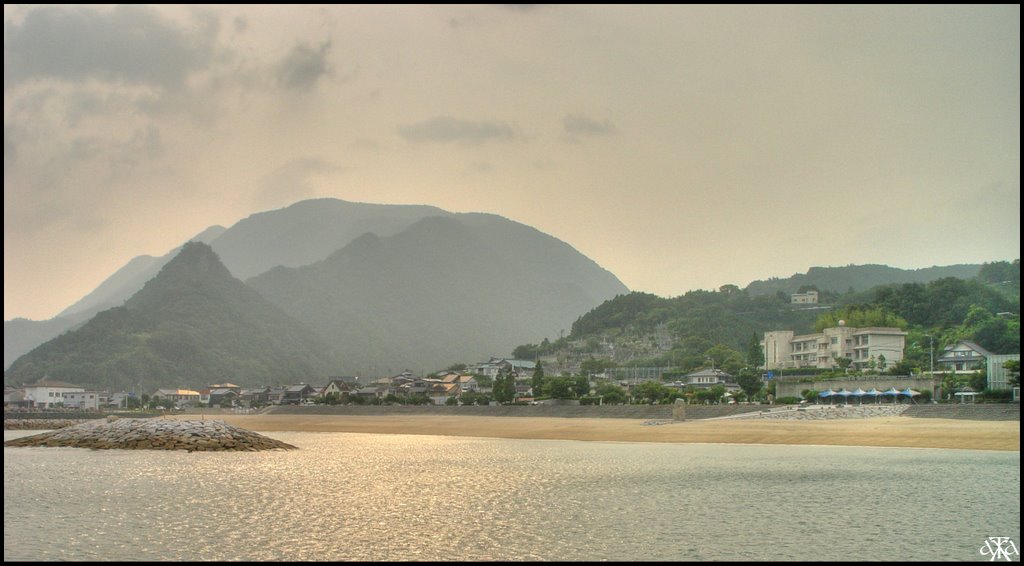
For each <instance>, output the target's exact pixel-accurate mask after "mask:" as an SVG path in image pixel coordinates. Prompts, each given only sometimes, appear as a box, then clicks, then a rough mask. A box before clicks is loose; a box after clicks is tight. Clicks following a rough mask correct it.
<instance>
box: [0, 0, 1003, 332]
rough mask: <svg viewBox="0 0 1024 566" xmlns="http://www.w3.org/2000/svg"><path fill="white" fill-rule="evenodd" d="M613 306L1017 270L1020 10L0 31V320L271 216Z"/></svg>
mask: <svg viewBox="0 0 1024 566" xmlns="http://www.w3.org/2000/svg"><path fill="white" fill-rule="evenodd" d="M313 197H336V198H340V199H344V200H350V201H358V202H371V203H404V204H429V205H434V206H437V207H440V208H443V209H446V210H450V211H455V212H468V211H479V212H491V213H495V214H500V215H502V216H505V217H507V218H510V219H512V220H516V221H518V222H522V223H525V224H529V225H531V226H534V227H536V228H538V229H539V230H542V231H544V232H546V233H548V234H551V235H553V236H556V237H558V238H560V239H562V240H564V241H566V242H568V243H569V244H571V245H572V246H574V247H575V248H576V249H578V250H580V251H581V252H582V253H584V254H586V255H587V256H588V257H590V258H592V259H593V260H595V261H596V262H597V263H598V264H600V265H601V266H602V267H604V268H606V269H608V270H610V271H611V272H613V273H614V274H615V275H617V276H618V277H619V278H620V279H621V280H622V282H623V283H625V284H626V285H627V286H628V287H629V288H630V289H632V290H637V291H646V292H650V293H655V294H658V295H662V296H676V295H680V294H683V293H685V292H686V291H689V290H692V289H717V288H718V287H719V286H721V285H723V284H726V283H733V284H736V285H739V286H741V287H742V286H745V285H746V284H748V283H749V282H750V281H751V280H754V279H762V278H767V277H770V276H780V277H787V276H789V275H792V274H793V273H796V272H804V271H806V270H807V268H808V267H810V266H813V265H823V266H825V265H847V264H851V263H852V264H863V263H884V264H888V265H892V266H896V267H902V268H920V267H927V266H931V265H950V264H955V263H981V262H985V261H996V260H1012V259H1015V258H1018V257H1020V6H1019V5H999V6H934V5H932V6H929V5H914V6H883V5H867V6H845V7H844V6H763V5H761V6H734V5H732V6H731V5H724V6H686V5H683V6H664V5H655V6H639V7H635V6H629V7H627V6H604V5H595V6H580V5H556V6H546V5H544V6H539V5H528V4H521V5H505V6H466V5H451V6H441V5H436V6H426V5H415V6H351V5H346V6H308V7H302V6H298V7H292V6H276V7H275V6H261V5H254V6H240V7H238V6H211V7H197V6H164V5H159V6H153V7H144V6H117V7H93V6H31V7H30V6H8V5H5V6H4V318H5V319H10V318H13V317H17V316H23V317H27V318H33V319H44V318H49V317H51V316H53V315H55V314H56V313H57V312H59V311H60V310H62V309H63V308H65V307H67V306H69V305H70V304H71V303H73V302H75V301H77V300H78V299H80V298H81V297H82V296H84V295H85V294H86V293H88V292H89V291H91V290H92V289H94V288H95V287H96V286H97V285H98V284H99V283H100V282H102V281H103V280H104V279H105V278H106V277H108V276H109V275H111V274H112V273H113V272H114V271H115V270H116V269H118V268H119V267H121V266H122V265H124V264H125V263H126V262H127V261H128V260H129V259H131V258H132V257H134V256H137V255H142V254H150V255H163V254H165V253H167V252H168V251H169V250H171V249H172V248H174V247H175V246H178V245H180V244H181V243H183V242H184V241H185V240H187V239H188V238H190V237H191V236H193V235H195V234H197V233H199V232H200V231H202V230H203V229H204V228H206V227H208V226H210V225H214V224H220V225H223V226H225V227H228V226H231V225H232V224H234V223H235V222H237V221H238V220H240V219H242V218H244V217H246V216H248V215H249V214H252V213H254V212H259V211H263V210H269V209H273V208H280V207H283V206H286V205H288V204H291V203H293V202H295V201H297V200H302V199H306V198H313Z"/></svg>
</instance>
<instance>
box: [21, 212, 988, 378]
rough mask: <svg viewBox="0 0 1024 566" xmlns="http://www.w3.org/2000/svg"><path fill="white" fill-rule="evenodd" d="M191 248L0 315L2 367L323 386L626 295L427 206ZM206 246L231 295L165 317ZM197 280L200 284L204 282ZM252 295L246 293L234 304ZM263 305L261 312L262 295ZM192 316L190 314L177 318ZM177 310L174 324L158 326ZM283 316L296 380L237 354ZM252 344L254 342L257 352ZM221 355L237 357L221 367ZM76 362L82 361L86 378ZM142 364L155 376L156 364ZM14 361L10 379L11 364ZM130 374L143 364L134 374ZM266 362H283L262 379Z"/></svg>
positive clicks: (559, 322) (416, 362)
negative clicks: (30, 313)
mask: <svg viewBox="0 0 1024 566" xmlns="http://www.w3.org/2000/svg"><path fill="white" fill-rule="evenodd" d="M190 242H194V243H186V244H183V245H182V246H180V247H177V248H175V249H173V250H171V251H170V252H168V253H167V254H165V255H163V256H160V257H153V256H139V257H137V258H134V259H132V260H131V261H130V262H128V263H127V264H126V265H125V266H124V267H122V268H121V269H120V270H118V271H117V272H116V273H114V274H113V275H112V276H111V277H110V278H108V279H107V280H106V281H104V282H103V283H102V284H101V285H100V286H98V287H97V288H96V289H95V290H94V291H92V292H91V293H89V294H88V295H86V296H85V297H83V298H82V299H81V300H80V301H78V302H76V303H75V304H73V305H71V306H69V307H68V308H67V309H65V310H64V311H62V312H61V313H60V314H59V315H58V316H57V317H55V318H53V319H51V320H47V321H28V320H25V319H15V320H12V321H5V322H4V362H5V367H7V368H10V370H9V371H5V382H9V381H12V380H17V381H21V382H23V381H25V380H32V379H33V378H40V377H43V376H44V375H50V377H54V378H56V376H57V374H59V375H60V376H61V378H62V379H63V380H64V381H70V382H72V383H76V382H83V383H84V382H85V381H83V380H84V379H86V378H88V379H89V380H92V381H88V382H89V383H93V382H96V383H95V384H96V385H97V386H106V385H107V384H106V383H105V382H104V380H105V379H106V380H107V381H109V380H110V379H115V378H114V377H110V376H115V375H117V376H121V377H117V378H116V379H117V380H119V381H118V382H119V383H120V382H124V381H131V380H132V379H135V380H136V381H138V379H139V376H143V378H145V377H144V376H146V375H148V374H147V372H149V371H150V370H153V371H152V372H151V373H153V372H155V373H154V374H159V375H165V376H168V377H170V376H178V377H179V381H178V383H181V382H182V381H181V380H184V381H187V382H190V381H192V377H193V376H195V378H196V379H199V378H200V377H202V379H205V380H208V381H209V380H212V381H234V382H235V383H239V384H252V385H258V384H262V383H264V382H261V381H259V380H269V381H268V382H267V383H270V382H272V383H282V382H284V381H287V380H291V379H297V378H299V377H300V376H305V375H307V374H309V373H312V374H316V376H317V377H315V379H318V380H322V379H323V378H324V377H325V376H326V375H335V374H353V373H354V374H363V375H381V374H384V373H392V372H398V371H401V370H403V369H412V370H416V371H418V372H425V371H431V370H436V369H441V368H443V367H447V366H448V365H451V364H453V363H457V362H473V361H477V360H480V359H486V358H487V357H489V356H492V355H496V356H502V355H508V354H509V353H510V352H511V351H512V350H513V349H514V348H515V347H516V346H517V345H519V344H524V343H527V342H530V341H532V340H536V339H537V338H538V337H544V336H551V337H555V336H562V335H563V334H564V332H565V330H566V329H570V328H572V327H573V326H574V321H579V320H580V319H582V318H583V317H584V315H586V314H587V313H588V312H590V311H592V310H593V309H595V308H596V307H598V306H600V305H602V304H603V303H605V301H607V300H608V299H612V298H614V297H618V296H623V295H626V294H628V293H629V290H628V289H627V288H626V287H625V285H623V284H622V283H621V281H619V280H618V279H617V278H616V277H615V276H614V275H613V274H612V273H610V272H608V271H607V270H605V269H603V268H601V267H600V266H599V265H597V264H596V263H595V262H593V261H592V260H590V259H589V258H587V257H585V256H583V255H582V254H580V253H579V252H578V251H576V250H575V249H574V248H573V247H572V246H570V245H569V244H567V243H565V242H562V241H561V240H558V239H557V238H554V237H552V236H550V235H547V234H544V233H543V232H540V231H538V230H536V229H534V228H531V227H529V226H526V225H524V224H520V223H517V222H514V221H511V220H508V219H506V218H503V217H501V216H497V215H493V214H483V213H452V212H448V211H444V210H441V209H439V208H436V207H432V206H418V205H380V204H366V203H352V202H346V201H341V200H337V199H314V200H307V201H301V202H298V203H295V204H293V205H291V206H289V207H286V208H282V209H278V210H271V211H266V212H260V213H257V214H253V215H251V216H249V217H247V218H245V219H243V220H241V221H239V222H237V223H236V224H234V225H233V226H231V227H229V228H223V227H221V226H212V227H210V228H208V229H206V230H204V231H203V232H202V233H200V234H198V235H197V236H196V237H195V238H193V239H192V240H190ZM197 244H208V245H207V246H205V248H206V249H208V250H209V255H210V256H212V258H215V261H213V260H210V259H207V260H203V261H198V262H192V263H189V262H183V265H205V264H210V265H212V264H213V263H216V265H218V266H220V267H219V268H217V269H213V268H211V269H207V270H206V271H205V272H206V273H207V275H210V274H212V273H216V274H218V277H220V276H226V277H227V278H229V279H231V280H232V281H233V283H232V285H227V284H226V283H224V282H223V281H221V282H219V283H211V285H212V287H213V288H217V289H227V288H229V287H231V288H233V289H234V290H235V291H233V292H231V293H227V294H220V295H218V294H212V295H211V294H208V295H207V296H206V297H205V298H206V299H207V300H212V301H213V303H211V304H208V305H205V306H204V307H203V308H195V305H194V304H193V305H192V307H188V308H185V307H182V308H184V310H183V311H181V312H179V311H177V310H175V309H176V308H177V307H172V306H167V307H166V308H157V307H156V306H155V305H156V304H157V303H159V302H160V301H164V302H166V303H167V304H168V305H173V304H177V303H178V302H179V301H181V300H183V299H182V295H180V294H179V295H175V294H170V293H156V292H155V291H146V289H150V288H167V287H176V285H167V284H165V283H160V284H156V286H155V287H153V285H154V282H155V281H159V279H160V278H161V277H160V275H161V274H163V273H164V270H165V269H166V268H167V267H168V266H170V265H171V264H172V263H174V262H175V260H176V258H178V257H179V256H181V255H182V254H183V253H184V251H185V250H186V249H191V250H193V251H191V252H190V253H191V254H196V253H197V252H196V251H195V249H196V245H197ZM979 268H980V266H971V265H959V266H950V268H938V267H936V268H929V269H927V270H913V271H912V270H901V269H897V268H891V267H887V266H846V267H840V268H817V267H814V268H811V269H810V270H809V271H808V273H807V274H796V275H794V276H793V277H791V278H789V279H775V278H773V279H769V280H767V281H755V282H753V283H751V284H750V285H749V286H748V288H747V291H748V292H749V293H750V295H752V296H754V295H757V294H771V293H775V292H778V291H786V292H793V291H796V290H797V289H798V288H800V287H806V286H815V287H817V288H818V289H821V290H829V289H837V290H843V291H845V290H848V289H851V288H853V289H860V288H861V287H862V286H863V287H864V288H867V287H870V286H873V285H878V284H886V283H895V282H903V281H905V280H908V277H909V278H910V279H909V280H912V281H918V280H921V279H922V278H923V279H924V280H929V279H930V278H935V279H937V278H941V277H948V276H954V277H964V278H970V277H974V276H976V275H977V273H978V269H979ZM183 271H187V269H186V268H185V267H181V266H179V267H176V268H175V269H174V270H172V273H175V272H177V273H178V274H179V275H178V276H176V280H177V281H189V280H190V279H188V277H185V276H183V275H181V272H183ZM193 275H194V276H195V281H201V280H203V278H202V277H199V275H198V274H193ZM243 280H244V283H243V282H242V281H243ZM197 285H198V283H197ZM186 286H187V285H186ZM239 289H245V290H246V291H245V293H243V292H242V291H240V290H239ZM144 291H145V292H144ZM243 294H244V295H245V296H247V297H248V298H247V299H245V300H242V299H240V298H238V297H239V296H241V295H243ZM236 295H237V296H236ZM185 296H186V297H187V296H189V295H187V294H186V295H185ZM254 296H258V298H259V299H260V300H261V301H262V302H263V303H266V304H263V303H260V302H258V301H255V300H254V299H253V297H254ZM154 297H156V298H154ZM193 298H194V297H193ZM186 304H191V303H186ZM267 305H270V306H271V307H273V308H269V307H268V306H267ZM143 306H144V307H143ZM188 313H191V315H192V317H191V318H190V317H187V316H184V315H185V314H188ZM204 313H221V315H222V316H224V317H227V318H228V319H230V320H228V321H226V322H225V323H227V322H230V321H231V320H233V321H236V322H237V321H239V320H245V324H244V325H242V326H237V325H234V326H230V325H229V326H226V327H224V328H221V329H220V331H219V332H220V333H221V334H223V335H225V336H234V337H235V338H233V340H235V341H236V342H237V343H235V344H233V345H220V346H216V348H214V347H213V346H212V345H213V344H216V343H217V341H216V340H214V339H213V338H212V337H211V335H208V334H204V333H202V332H199V333H192V332H184V329H186V328H188V327H190V326H195V327H197V328H199V329H202V328H208V327H209V328H215V327H216V325H214V324H212V323H211V322H210V321H209V320H207V317H205V316H200V315H203V314H204ZM168 314H174V316H172V317H170V318H164V316H165V315H168ZM282 317H283V318H282ZM282 320H290V321H292V322H293V323H294V324H296V325H298V326H297V327H295V328H292V329H290V330H288V331H287V332H285V335H286V336H289V337H290V338H288V339H286V340H284V342H283V343H285V344H292V343H293V341H292V339H293V338H295V339H298V337H302V338H301V339H298V340H299V342H302V343H304V344H306V346H305V347H298V346H294V347H289V348H292V350H291V351H293V352H295V353H296V355H298V354H299V353H301V356H304V357H305V356H308V358H309V359H308V363H306V364H305V365H303V364H297V365H296V372H297V373H292V372H289V371H287V370H284V369H282V368H280V367H278V366H275V365H274V364H271V363H270V362H269V360H267V361H266V363H262V365H260V364H257V365H260V367H256V366H254V365H252V364H251V363H250V364H249V365H246V364H245V363H237V362H239V361H240V360H241V359H242V358H245V357H250V356H247V355H243V354H240V353H239V352H251V351H253V349H254V348H256V349H260V348H262V349H263V350H265V351H266V352H278V353H277V354H276V355H275V356H274V358H275V359H276V358H280V359H296V358H293V357H291V354H288V353H286V352H287V351H289V348H283V349H279V348H277V347H276V346H272V345H271V344H270V343H265V342H260V340H264V339H265V337H266V336H265V335H266V334H267V333H271V334H273V333H274V332H276V331H277V330H275V329H280V328H283V326H282V325H283V324H285V323H283V322H281V321H282ZM167 328H177V329H178V331H179V332H177V333H174V332H169V331H167ZM103 329H106V330H103ZM153 329H159V333H160V337H159V338H157V339H156V340H155V342H153V344H154V345H153V348H155V350H152V351H149V353H148V354H138V352H137V350H138V347H139V343H138V340H139V338H138V336H144V335H147V333H149V332H152V331H153ZM104 332H106V333H108V334H109V336H108V338H109V339H110V340H113V341H114V342H115V343H116V342H117V341H119V340H120V341H122V342H123V341H124V340H127V338H125V336H135V338H132V339H131V340H135V341H136V342H135V347H134V349H132V350H131V351H132V352H134V354H132V355H131V356H129V355H128V354H126V353H125V351H122V350H118V349H117V348H119V347H121V346H117V347H114V348H113V349H109V348H107V346H104V345H102V342H101V341H99V342H97V341H95V340H98V339H99V338H100V337H101V336H102V335H104V334H103V333H104ZM182 332H184V334H183V333H182ZM247 334H251V335H252V336H248V337H247V336H246V335H247ZM58 336H60V337H59V338H57V337H58ZM84 336H91V337H92V338H90V340H93V341H92V342H90V341H89V340H86V339H85V338H83V337H84ZM55 338H56V340H55ZM250 338H251V339H253V340H255V342H252V343H250ZM129 341H130V340H129ZM87 343H89V344H91V345H90V347H89V348H91V349H92V350H94V351H96V352H99V351H107V352H108V353H110V354H111V355H113V356H115V357H120V358H121V359H122V361H121V362H120V363H121V364H122V365H121V366H120V367H119V369H116V370H114V369H111V368H112V367H113V366H110V365H109V364H107V362H105V361H103V360H101V359H98V358H96V357H95V356H94V355H93V354H90V353H89V351H88V349H85V350H83V351H82V352H80V354H81V355H82V356H84V357H78V358H76V357H75V356H74V355H72V354H70V353H69V352H70V350H67V349H66V348H67V345H68V344H80V345H84V344H87ZM199 344H211V347H210V351H211V352H221V354H217V355H215V354H213V353H211V354H210V355H211V356H213V357H212V358H211V357H208V356H205V355H200V354H198V353H195V352H194V351H193V350H192V348H193V347H198V346H197V345H199ZM253 344H263V345H262V346H254V345H253ZM122 346H123V345H122ZM148 347H149V346H147V348H148ZM56 352H62V353H60V354H59V355H56V354H55V353H56ZM174 352H178V354H180V355H173V353H174ZM44 353H45V355H44ZM29 354H31V355H29ZM76 355H78V354H76ZM218 357H219V358H222V359H218ZM19 358H26V359H25V361H21V360H20V359H19ZM251 359H252V360H258V359H263V358H262V357H261V356H251ZM15 360H19V362H18V363H15ZM73 360H78V361H77V362H74V361H73ZM126 360H131V361H130V362H129V361H126ZM161 360H163V361H161ZM225 360H234V361H233V362H232V363H231V364H228V363H226V362H225ZM222 362H223V363H222ZM75 363H79V364H81V368H80V371H78V372H77V373H75V371H74V368H75ZM147 363H152V364H153V368H147ZM253 363H255V362H253ZM12 364H13V365H12ZM168 364H170V365H168ZM15 367H17V371H13V370H14V369H15ZM99 367H102V368H105V371H107V372H108V373H109V376H108V378H104V377H103V375H102V373H100V372H99V371H98V370H97V369H96V368H99ZM125 367H134V369H132V370H131V371H126V370H125V369H124V368H125ZM26 368H29V369H26ZM154 368H156V369H154ZM267 368H275V369H274V370H273V372H271V373H267V372H266V370H267ZM132 372H134V373H132ZM318 372H319V373H318ZM321 374H323V375H321ZM133 375H134V376H135V377H132V376H133ZM76 376H78V377H77V378H76ZM311 379H313V378H311ZM200 381H201V380H200ZM212 381H211V382H212ZM173 383H174V382H173V381H171V382H167V383H164V384H163V385H168V386H170V385H173Z"/></svg>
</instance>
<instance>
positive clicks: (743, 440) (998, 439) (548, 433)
mask: <svg viewBox="0 0 1024 566" xmlns="http://www.w3.org/2000/svg"><path fill="white" fill-rule="evenodd" d="M167 418H176V419H200V418H205V419H218V420H224V421H225V422H227V423H229V424H232V425H235V426H239V427H242V428H245V429H248V430H252V431H255V432H261V433H272V432H275V431H291V432H359V433H374V434H428V435H442V436H475V437H486V438H521V439H547V440H590V441H608V442H670V443H715V444H804V445H835V446H890V447H907V448H959V449H971V450H1008V451H1020V422H1019V421H970V420H958V419H930V418H909V417H877V418H865V419H845V420H826V421H784V420H765V419H744V420H703V421H700V420H695V421H684V422H666V423H664V424H657V425H655V424H650V421H644V420H638V419H611V418H604V419H587V418H552V417H477V416H426V415H388V416H350V415H237V414H211V415H204V416H200V415H194V414H192V415H175V416H174V417H167Z"/></svg>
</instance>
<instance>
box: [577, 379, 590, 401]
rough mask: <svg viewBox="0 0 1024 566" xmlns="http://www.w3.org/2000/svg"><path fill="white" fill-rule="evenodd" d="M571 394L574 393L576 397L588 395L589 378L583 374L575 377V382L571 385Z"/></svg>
mask: <svg viewBox="0 0 1024 566" xmlns="http://www.w3.org/2000/svg"><path fill="white" fill-rule="evenodd" d="M573 392H575V393H576V396H577V397H586V396H587V395H590V378H589V377H587V376H586V375H584V374H580V375H578V376H576V380H575V382H574V383H573Z"/></svg>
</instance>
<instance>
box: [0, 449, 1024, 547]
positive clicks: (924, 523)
mask: <svg viewBox="0 0 1024 566" xmlns="http://www.w3.org/2000/svg"><path fill="white" fill-rule="evenodd" d="M35 432H36V431H16V432H15V431H5V433H4V438H5V439H10V438H16V437H18V436H25V435H27V434H34V433H35ZM268 435H269V436H272V437H274V438H279V439H281V440H283V441H285V442H288V443H291V444H294V445H296V446H299V447H300V448H301V449H300V450H295V451H288V452H258V453H227V452H221V453H198V452H197V453H191V454H189V453H183V452H162V451H118V450H107V451H92V450H85V449H77V448H4V560H5V561H7V560H176V561H183V560H254V561H268V560H444V561H470V560H689V561H697V560H715V561H721V560H814V561H818V560H827V561H838V560H981V559H987V557H983V556H981V555H980V553H979V549H980V548H981V547H982V546H983V544H984V543H985V541H986V539H987V538H988V537H992V536H1006V537H1011V538H1012V540H1013V541H1014V542H1015V543H1016V545H1017V546H1018V548H1019V546H1020V543H1021V541H1020V453H1019V452H988V451H972V450H936V449H893V448H855V447H821V446H737V445H684V444H641V443H605V442H578V441H552V440H504V439H478V438H456V437H441V436H406V435H370V434H350V433H283V432H282V433H270V434H268ZM1015 558H1017V557H1015ZM1018 559H1019V558H1018Z"/></svg>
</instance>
